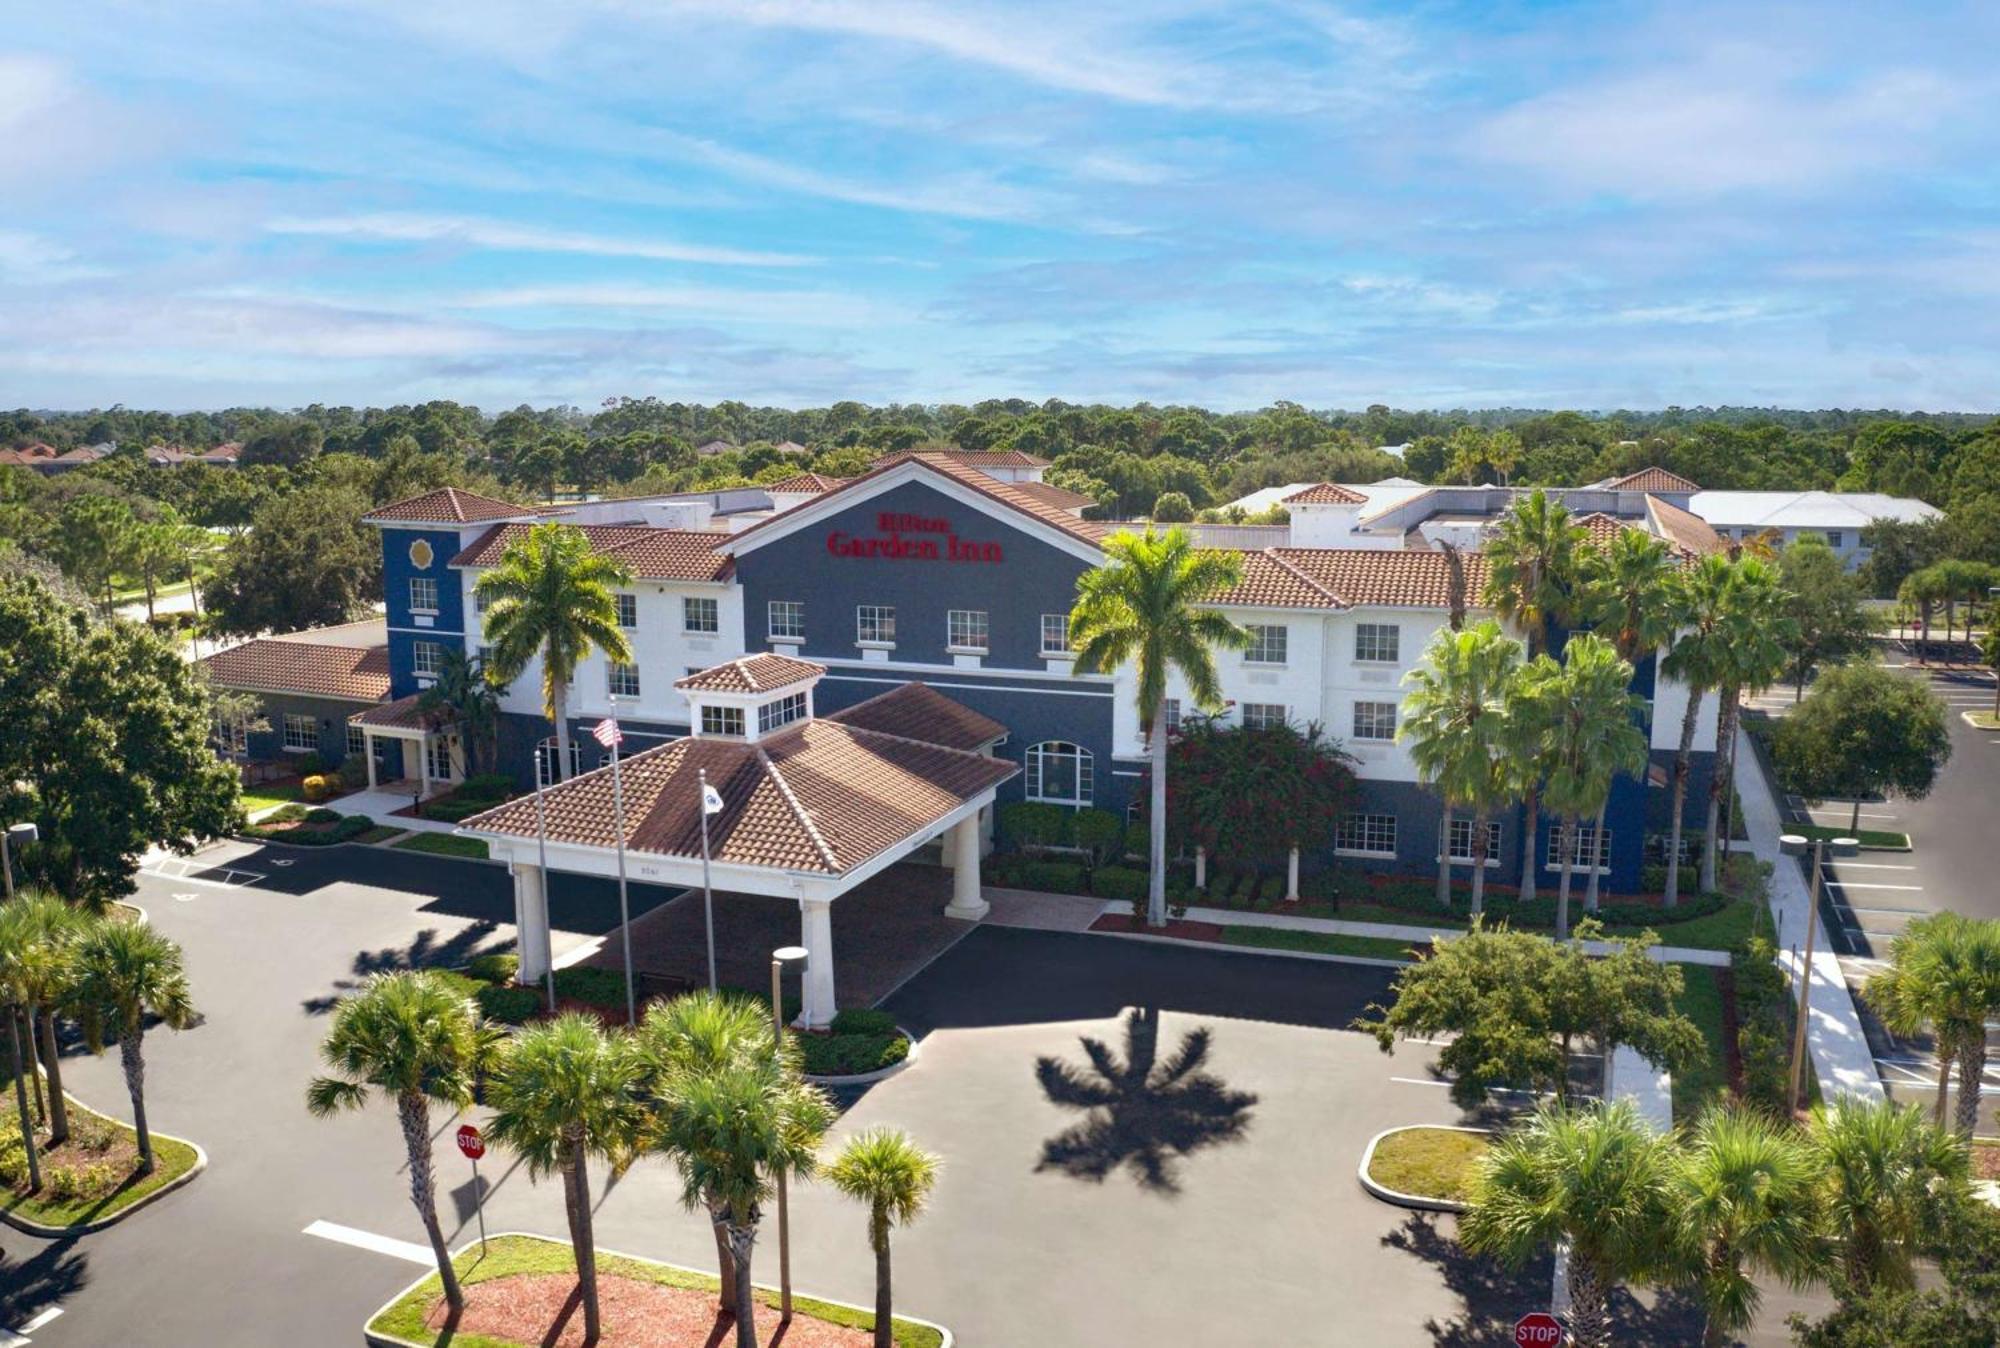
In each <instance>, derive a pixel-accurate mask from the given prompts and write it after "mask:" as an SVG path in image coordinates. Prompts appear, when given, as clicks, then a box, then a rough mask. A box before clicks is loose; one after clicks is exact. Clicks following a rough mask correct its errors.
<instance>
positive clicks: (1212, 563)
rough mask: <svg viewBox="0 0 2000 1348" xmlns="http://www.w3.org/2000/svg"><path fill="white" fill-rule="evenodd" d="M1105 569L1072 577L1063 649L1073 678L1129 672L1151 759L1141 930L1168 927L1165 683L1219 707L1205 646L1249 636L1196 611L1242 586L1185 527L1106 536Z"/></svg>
mask: <svg viewBox="0 0 2000 1348" xmlns="http://www.w3.org/2000/svg"><path fill="white" fill-rule="evenodd" d="M1104 553H1105V558H1106V563H1107V564H1106V565H1104V566H1099V567H1093V568H1092V569H1090V570H1088V571H1086V572H1084V573H1083V574H1082V575H1081V576H1079V577H1077V582H1076V594H1077V599H1076V607H1075V608H1073V609H1072V610H1070V619H1069V622H1070V645H1071V646H1072V648H1074V649H1075V651H1076V653H1077V655H1076V666H1075V671H1076V673H1078V674H1107V673H1110V672H1112V671H1114V670H1116V669H1118V668H1119V667H1120V666H1121V665H1125V664H1132V665H1136V666H1137V673H1138V703H1139V732H1140V733H1141V734H1143V735H1145V736H1147V737H1148V740H1149V741H1150V745H1151V758H1152V766H1151V771H1152V804H1151V808H1150V809H1149V810H1148V811H1147V814H1148V816H1149V822H1150V824H1151V827H1152V845H1151V846H1150V847H1149V848H1148V849H1147V850H1148V852H1149V853H1150V865H1151V874H1150V875H1149V877H1148V879H1147V882H1146V923H1147V925H1148V926H1153V927H1164V926H1166V925H1167V679H1168V675H1169V674H1170V673H1172V672H1174V671H1178V672H1179V674H1180V676H1181V681H1182V682H1183V683H1185V684H1186V685H1187V690H1188V696H1189V697H1190V698H1192V699H1193V701H1194V704H1195V706H1197V707H1199V708H1201V709H1202V710H1203V711H1211V712H1213V711H1219V710H1221V708H1222V685H1221V683H1220V681H1218V680H1217V678H1216V675H1215V656H1214V648H1215V647H1217V646H1225V647H1232V648H1241V647H1243V646H1247V645H1249V644H1250V634H1249V633H1248V632H1246V631H1244V630H1243V629H1242V628H1240V627H1238V626H1237V625H1236V624H1235V623H1233V622H1231V621H1230V620H1229V619H1228V618H1226V617H1224V616H1223V615H1222V614H1221V613H1219V612H1217V611H1216V610H1215V609H1212V608H1206V607H1203V605H1204V604H1207V603H1210V602H1213V601H1214V600H1215V599H1216V598H1218V597H1219V596H1221V595H1222V594H1223V593H1225V592H1226V591H1227V590H1229V588H1230V587H1231V586H1233V585H1235V584H1236V583H1237V581H1238V580H1239V579H1240V578H1241V575H1242V568H1241V565H1240V563H1239V562H1238V561H1237V560H1236V557H1235V554H1233V553H1226V552H1217V551H1214V550H1212V549H1204V548H1197V547H1195V545H1194V543H1193V542H1192V541H1191V540H1190V539H1189V537H1188V532H1187V530H1185V529H1179V528H1175V529H1169V530H1167V531H1166V532H1165V533H1164V534H1156V533H1154V532H1153V531H1152V530H1151V529H1148V530H1147V531H1146V532H1145V533H1143V534H1132V533H1120V534H1113V535H1112V536H1111V537H1110V538H1108V539H1106V540H1105V543H1104Z"/></svg>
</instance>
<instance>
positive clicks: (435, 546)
mask: <svg viewBox="0 0 2000 1348" xmlns="http://www.w3.org/2000/svg"><path fill="white" fill-rule="evenodd" d="M418 539H422V540H423V541H424V542H426V543H428V544H429V545H430V549H431V558H430V565H429V566H427V567H418V566H417V565H416V563H415V562H413V561H411V559H410V548H411V545H412V544H413V543H415V542H416V541H417V540H418ZM462 546H463V543H462V542H461V541H460V537H459V534H458V531H457V530H455V529H393V528H384V529H383V530H382V597H383V602H384V604H385V606H386V608H387V610H388V619H389V696H390V697H405V696H407V695H409V694H411V693H414V692H416V691H417V676H416V672H415V668H414V662H413V655H412V652H413V651H414V650H415V647H416V643H417V642H419V641H436V642H438V643H440V644H441V645H443V646H444V647H445V648H446V649H448V650H449V649H452V648H454V647H456V648H458V649H461V650H462V649H464V646H465V600H464V596H463V594H462V593H461V592H460V584H461V582H460V577H459V573H458V572H456V571H453V570H452V569H451V567H450V565H449V564H450V562H451V559H452V558H453V557H454V556H456V555H457V554H458V551H459V549H460V548H461V547H462ZM412 576H426V577H429V578H430V579H432V580H435V581H436V582H437V590H438V604H437V616H436V618H434V619H433V620H432V625H431V627H429V628H428V629H419V628H418V625H417V622H416V620H415V618H414V617H413V616H412V615H411V613H410V578H411V577H412Z"/></svg>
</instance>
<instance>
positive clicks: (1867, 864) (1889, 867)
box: [1830, 861, 1916, 871]
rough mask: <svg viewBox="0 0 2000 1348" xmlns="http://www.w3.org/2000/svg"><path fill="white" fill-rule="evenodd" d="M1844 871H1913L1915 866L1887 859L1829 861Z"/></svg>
mask: <svg viewBox="0 0 2000 1348" xmlns="http://www.w3.org/2000/svg"><path fill="white" fill-rule="evenodd" d="M1830 865H1836V866H1839V867H1840V869H1842V870H1844V871H1913V870H1915V869H1916V867H1915V866H1900V865H1897V864H1896V863H1894V862H1889V861H1839V862H1833V863H1830Z"/></svg>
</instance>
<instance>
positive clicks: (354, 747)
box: [347, 721, 368, 757]
mask: <svg viewBox="0 0 2000 1348" xmlns="http://www.w3.org/2000/svg"><path fill="white" fill-rule="evenodd" d="M347 752H348V754H349V756H350V757H351V756H353V755H355V754H365V753H367V752H368V732H367V731H365V730H363V729H362V728H361V727H360V726H358V725H356V724H354V723H353V722H352V721H349V722H348V723H347Z"/></svg>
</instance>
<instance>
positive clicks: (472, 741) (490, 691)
mask: <svg viewBox="0 0 2000 1348" xmlns="http://www.w3.org/2000/svg"><path fill="white" fill-rule="evenodd" d="M484 666H485V662H484V661H482V660H481V659H480V658H479V657H478V656H476V655H467V654H466V653H465V652H464V651H463V650H461V649H460V648H458V647H456V646H453V647H451V648H449V649H447V650H446V651H445V653H444V662H443V663H442V664H440V665H439V666H438V672H437V682H435V683H433V684H432V685H431V686H430V687H428V688H426V689H424V691H423V692H422V693H421V694H420V695H419V696H418V699H417V705H418V706H419V707H420V708H421V709H422V710H423V711H424V712H426V713H427V714H429V715H430V716H431V717H433V718H435V719H437V720H438V721H441V722H448V723H450V724H452V725H456V726H457V727H458V733H459V736H460V739H461V742H462V743H463V744H464V746H465V772H466V775H467V776H474V775H476V774H478V773H481V772H484V771H485V770H486V766H487V765H488V764H489V763H491V762H492V760H493V753H492V751H493V748H494V737H495V736H496V735H497V734H498V733H499V729H500V690H499V689H497V688H495V687H494V686H493V684H492V681H491V680H489V679H488V678H487V677H486V670H485V667H484Z"/></svg>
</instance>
